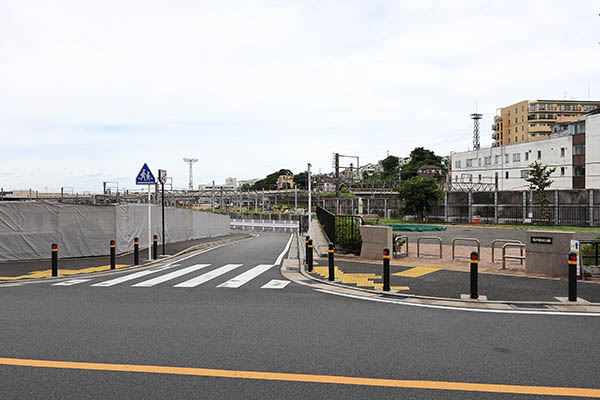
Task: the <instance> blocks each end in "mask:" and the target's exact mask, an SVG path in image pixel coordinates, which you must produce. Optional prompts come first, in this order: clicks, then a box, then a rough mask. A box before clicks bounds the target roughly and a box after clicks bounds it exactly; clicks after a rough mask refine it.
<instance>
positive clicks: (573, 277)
mask: <svg viewBox="0 0 600 400" xmlns="http://www.w3.org/2000/svg"><path fill="white" fill-rule="evenodd" d="M305 244H306V264H307V267H308V272H312V270H313V250H312V249H313V242H312V239H310V237H309V236H306V240H305ZM327 255H328V261H329V276H328V280H329V281H334V280H335V248H334V245H333V243H329V248H328V250H327ZM568 262H569V270H568V271H569V301H577V253H575V252H570V253H569V257H568ZM470 263H471V269H470V278H471V279H470V281H471V282H470V289H471V290H470V292H471V293H470V298H471V299H478V298H479V290H478V285H479V282H478V275H479V253H478V252H476V251H473V252H471V256H470ZM383 290H384V291H385V292H389V291H390V249H388V248H385V249H383Z"/></svg>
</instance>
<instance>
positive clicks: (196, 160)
mask: <svg viewBox="0 0 600 400" xmlns="http://www.w3.org/2000/svg"><path fill="white" fill-rule="evenodd" d="M183 161H185V162H186V163H188V164H189V165H190V186H189V188H190V190H194V172H193V170H192V165H193V164H194V163H195V162H198V159H197V158H184V159H183Z"/></svg>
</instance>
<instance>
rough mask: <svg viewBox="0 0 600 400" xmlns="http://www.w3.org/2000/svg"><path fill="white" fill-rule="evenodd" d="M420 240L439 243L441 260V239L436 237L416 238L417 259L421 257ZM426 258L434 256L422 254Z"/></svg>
mask: <svg viewBox="0 0 600 400" xmlns="http://www.w3.org/2000/svg"><path fill="white" fill-rule="evenodd" d="M422 239H427V240H437V241H438V242H440V259H441V258H442V239H440V238H439V237H437V236H419V237H418V238H417V258H418V257H421V248H420V245H421V240H422ZM424 255H426V256H434V255H435V254H424Z"/></svg>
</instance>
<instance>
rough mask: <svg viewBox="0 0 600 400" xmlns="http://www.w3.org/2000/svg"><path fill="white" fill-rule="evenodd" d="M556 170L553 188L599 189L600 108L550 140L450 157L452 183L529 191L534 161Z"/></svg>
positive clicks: (466, 152)
mask: <svg viewBox="0 0 600 400" xmlns="http://www.w3.org/2000/svg"><path fill="white" fill-rule="evenodd" d="M535 161H537V162H540V163H541V164H544V165H548V166H550V167H556V171H555V172H554V173H553V174H552V176H551V179H552V180H553V181H554V182H553V184H552V189H558V190H560V189H563V190H565V189H584V188H587V189H600V109H599V110H596V111H594V112H591V113H588V114H586V115H583V116H581V117H580V119H579V120H578V121H576V122H572V123H569V124H568V125H567V129H566V130H561V131H560V132H559V133H556V134H554V135H551V136H549V137H548V139H547V140H541V141H540V140H538V141H531V142H525V141H524V142H519V143H514V144H510V145H505V146H497V147H490V148H486V149H479V150H472V151H465V152H459V153H451V154H450V166H451V171H450V182H451V184H453V185H454V186H460V184H465V183H466V184H478V183H482V184H487V185H488V186H492V187H495V188H496V189H497V190H526V189H527V188H528V187H529V184H528V183H527V182H526V181H525V179H524V178H526V177H527V169H528V167H529V165H530V164H531V163H533V162H535Z"/></svg>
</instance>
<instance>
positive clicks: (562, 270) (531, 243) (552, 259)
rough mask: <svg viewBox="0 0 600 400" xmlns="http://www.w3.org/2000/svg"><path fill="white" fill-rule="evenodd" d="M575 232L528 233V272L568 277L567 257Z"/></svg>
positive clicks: (537, 231) (536, 231) (541, 231)
mask: <svg viewBox="0 0 600 400" xmlns="http://www.w3.org/2000/svg"><path fill="white" fill-rule="evenodd" d="M574 238H575V232H565V231H543V230H535V231H527V238H526V240H527V241H526V243H525V244H526V245H527V272H528V273H537V274H545V275H551V276H561V277H567V276H568V267H567V265H568V264H567V255H568V254H569V251H570V250H571V240H572V239H574Z"/></svg>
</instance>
